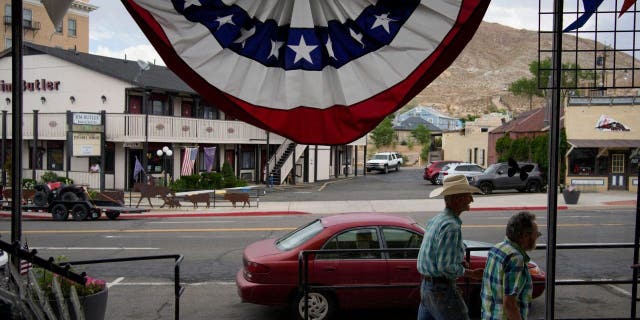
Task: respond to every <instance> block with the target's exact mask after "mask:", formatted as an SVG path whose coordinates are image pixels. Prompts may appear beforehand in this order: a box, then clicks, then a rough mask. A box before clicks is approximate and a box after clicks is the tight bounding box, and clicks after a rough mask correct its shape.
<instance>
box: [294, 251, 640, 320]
mask: <svg viewBox="0 0 640 320" xmlns="http://www.w3.org/2000/svg"><path fill="white" fill-rule="evenodd" d="M491 248H492V246H491V247H473V248H466V249H465V252H466V254H465V259H466V261H467V262H469V261H471V252H472V251H487V250H490V249H491ZM546 248H547V245H546V244H539V245H537V246H536V248H535V250H546ZM633 248H635V245H634V244H633V243H569V244H558V245H556V249H564V250H585V249H633ZM418 251H419V249H416V248H413V249H405V248H402V249H398V248H393V249H391V248H381V249H332V250H303V251H300V253H299V254H298V291H299V292H300V293H301V294H302V296H303V297H304V310H305V314H304V319H305V320H307V319H309V305H308V294H309V290H310V289H328V288H333V289H345V288H349V289H367V288H404V287H418V286H419V284H404V285H400V284H399V285H338V286H331V285H326V286H320V285H317V286H316V285H309V255H311V254H317V253H323V254H330V253H358V252H361V253H367V252H407V253H409V252H416V253H417V252H418ZM554 283H555V285H600V284H633V285H634V286H635V285H637V279H633V278H632V279H591V280H555V282H554ZM472 285H478V284H477V283H470V281H469V279H468V278H465V286H467V288H468V287H469V286H472ZM469 292H470V290H467V293H468V294H469ZM467 298H468V297H467ZM635 300H636V297H632V301H635ZM607 319H608V320H613V319H617V318H607Z"/></svg>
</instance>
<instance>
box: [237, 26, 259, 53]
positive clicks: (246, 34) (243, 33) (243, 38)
mask: <svg viewBox="0 0 640 320" xmlns="http://www.w3.org/2000/svg"><path fill="white" fill-rule="evenodd" d="M254 33H256V28H255V27H251V29H249V30H247V29H240V37H239V38H238V39H236V41H234V42H233V43H240V44H241V45H242V48H244V45H245V44H246V42H247V39H249V38H251V36H253V34H254Z"/></svg>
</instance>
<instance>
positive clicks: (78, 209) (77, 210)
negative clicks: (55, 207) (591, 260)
mask: <svg viewBox="0 0 640 320" xmlns="http://www.w3.org/2000/svg"><path fill="white" fill-rule="evenodd" d="M71 215H72V216H73V220H76V221H82V220H85V219H87V217H88V216H89V208H87V206H86V205H84V204H80V203H78V204H76V205H75V206H73V207H72V208H71Z"/></svg>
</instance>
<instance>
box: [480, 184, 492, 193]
mask: <svg viewBox="0 0 640 320" xmlns="http://www.w3.org/2000/svg"><path fill="white" fill-rule="evenodd" d="M480 191H482V193H484V194H491V192H493V185H492V184H491V182H483V183H481V184H480Z"/></svg>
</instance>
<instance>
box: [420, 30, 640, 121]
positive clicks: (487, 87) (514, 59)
mask: <svg viewBox="0 0 640 320" xmlns="http://www.w3.org/2000/svg"><path fill="white" fill-rule="evenodd" d="M542 39H543V40H542V41H543V48H546V49H550V48H551V40H552V39H551V37H550V36H547V37H543V38H542ZM563 43H564V44H563V46H564V47H566V48H569V47H572V46H573V47H575V46H576V38H575V37H574V36H571V35H565V36H564V38H563ZM594 46H595V44H594V42H593V41H591V40H583V39H580V40H579V41H578V47H580V48H583V47H586V48H591V49H593V48H594ZM599 46H600V45H599ZM616 58H617V60H618V61H617V62H616V65H617V66H618V65H627V66H631V57H630V56H628V55H624V54H617V55H616ZM608 59H610V60H611V57H610V58H608ZM537 60H538V32H537V31H530V30H518V29H513V28H510V27H506V26H503V25H500V24H496V23H489V22H482V24H481V25H480V27H479V28H478V31H477V32H476V34H475V36H474V37H473V39H472V40H471V41H470V42H469V44H468V45H467V47H466V48H465V49H464V51H463V52H462V53H461V54H460V55H459V56H458V58H457V59H456V61H455V62H454V63H453V64H452V65H451V66H450V67H449V68H448V69H447V70H446V71H445V72H443V73H442V74H441V75H440V76H439V77H438V78H437V79H436V80H435V81H434V82H432V83H431V84H430V85H429V86H428V87H427V88H425V89H424V90H423V91H422V92H421V93H420V94H418V95H417V96H416V98H415V99H414V101H413V103H414V104H415V103H419V104H422V105H434V106H436V108H438V109H439V110H441V111H443V112H446V113H448V114H451V115H454V116H459V117H463V116H465V115H468V114H483V113H486V112H488V111H489V110H491V109H494V108H498V109H501V108H506V109H508V110H510V111H513V112H514V113H515V114H517V113H519V112H522V111H525V110H529V108H530V106H529V99H528V98H526V97H516V96H514V95H513V94H511V93H510V92H509V91H508V90H507V88H508V87H509V84H510V83H512V82H513V81H515V80H517V79H519V78H522V77H527V78H530V77H533V75H532V74H531V73H530V72H529V63H530V62H532V61H537ZM578 60H579V61H578V64H579V65H580V66H581V67H583V68H584V67H586V66H589V67H591V66H593V65H594V59H593V56H591V58H588V57H587V56H586V55H584V56H581V57H580V58H579V59H578ZM637 65H638V62H636V66H637ZM618 78H620V79H619V80H622V79H621V78H622V74H619V75H617V76H616V79H618ZM636 83H639V82H637V81H636ZM627 91H629V90H627ZM543 103H544V102H543V100H542V99H541V98H538V99H534V101H533V108H537V107H541V106H542V105H543Z"/></svg>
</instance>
